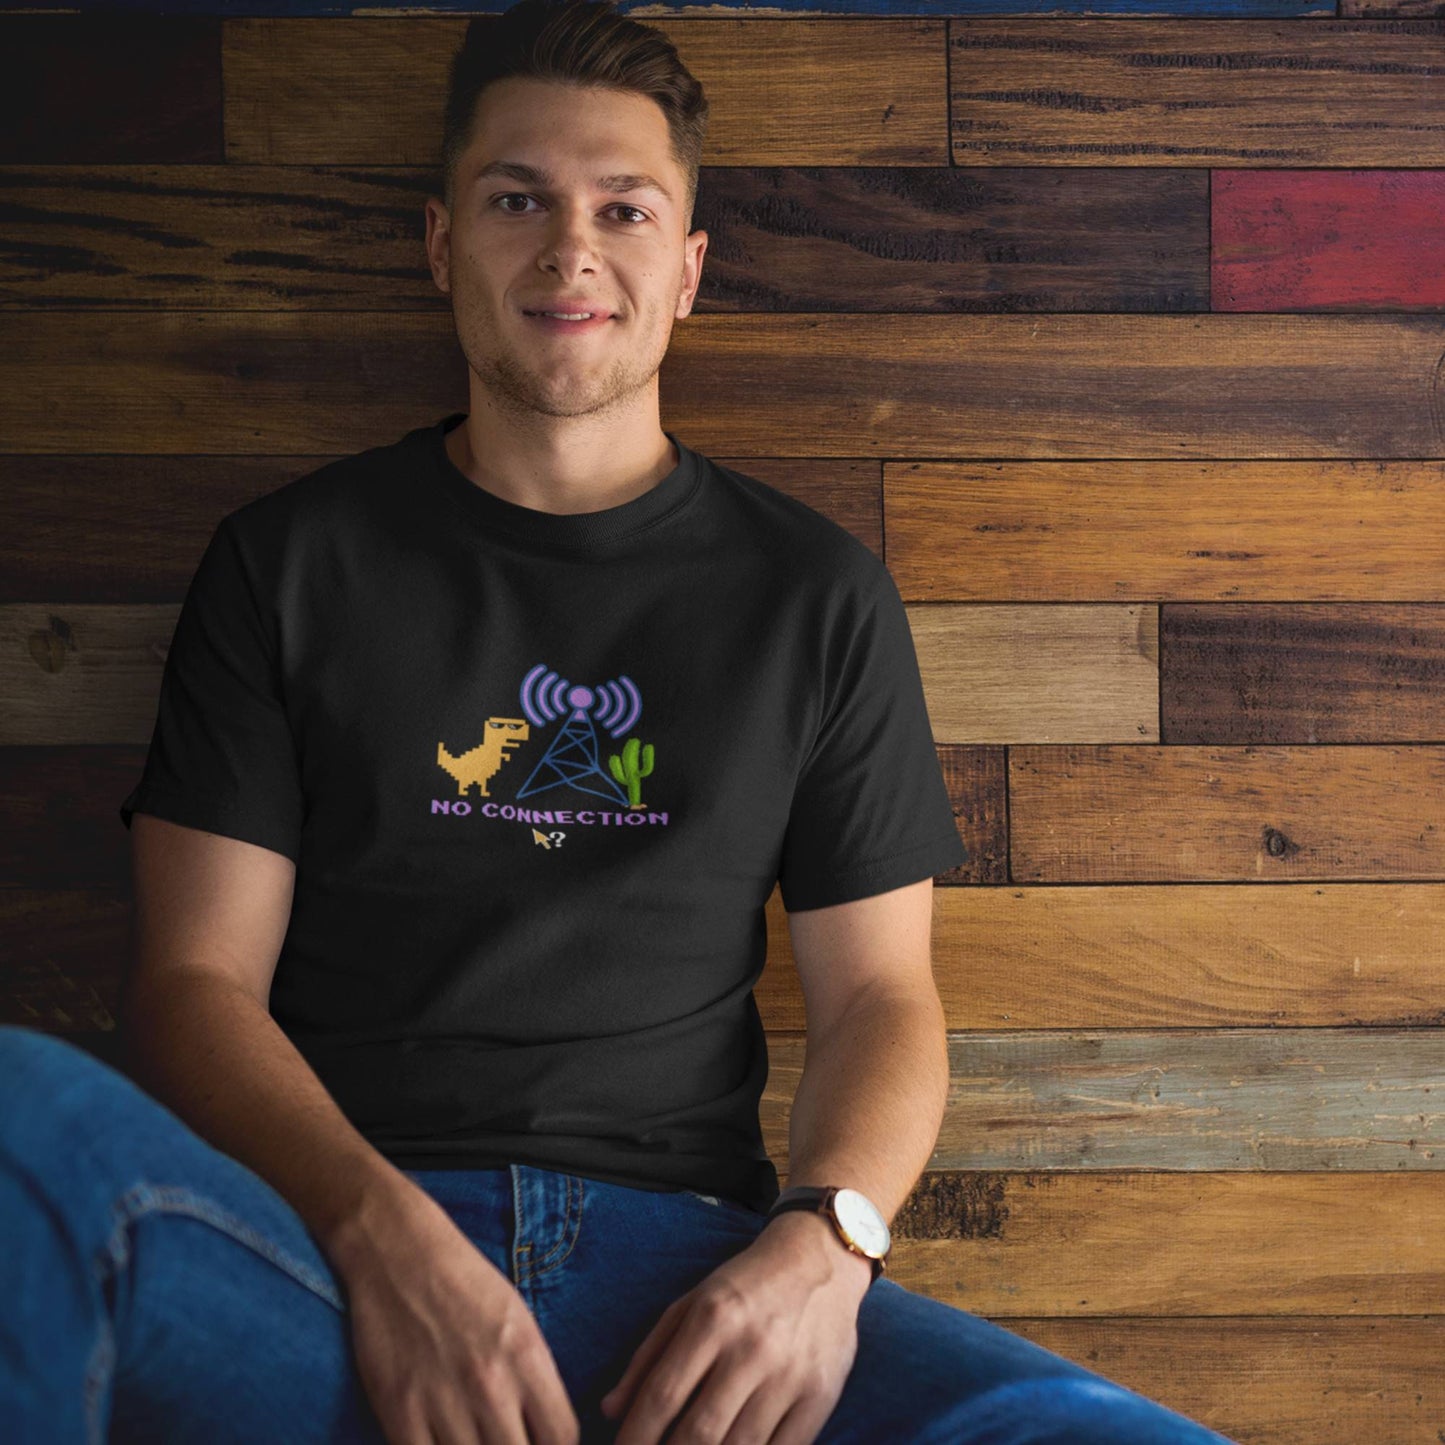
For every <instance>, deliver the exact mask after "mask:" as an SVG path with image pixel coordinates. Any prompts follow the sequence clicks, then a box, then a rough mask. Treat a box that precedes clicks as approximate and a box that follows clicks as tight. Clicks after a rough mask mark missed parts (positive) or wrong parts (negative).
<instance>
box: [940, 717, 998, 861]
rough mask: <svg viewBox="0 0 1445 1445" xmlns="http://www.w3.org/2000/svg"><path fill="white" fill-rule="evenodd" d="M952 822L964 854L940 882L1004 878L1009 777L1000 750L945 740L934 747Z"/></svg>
mask: <svg viewBox="0 0 1445 1445" xmlns="http://www.w3.org/2000/svg"><path fill="white" fill-rule="evenodd" d="M938 760H939V763H940V764H941V766H942V768H943V781H944V783H945V785H946V786H947V788H948V796H949V800H950V802H951V803H952V805H953V820H954V822H955V823H957V824H958V833H959V837H960V838H962V839H963V846H964V849H965V850H966V852H967V854H968V856H967V857H966V858H965V859H964V861H963V862H962V863H961V864H959V866H958V867H957V868H951V869H949V870H948V872H946V873H941V874H939V875H938V877H937V881H938V882H941V883H1006V882H1008V778H1007V769H1008V763H1007V755H1006V751H1005V749H1003V748H991V747H981V746H975V747H969V746H966V745H964V744H961V743H945V744H943V745H941V746H939V748H938Z"/></svg>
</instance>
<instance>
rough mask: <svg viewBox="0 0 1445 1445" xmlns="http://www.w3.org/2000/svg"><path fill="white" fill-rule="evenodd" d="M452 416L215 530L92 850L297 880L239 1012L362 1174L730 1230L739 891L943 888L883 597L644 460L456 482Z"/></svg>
mask: <svg viewBox="0 0 1445 1445" xmlns="http://www.w3.org/2000/svg"><path fill="white" fill-rule="evenodd" d="M463 416H464V414H463V413H460V412H456V413H452V414H451V415H449V416H446V417H444V418H442V419H441V420H440V421H438V422H436V423H434V424H432V425H430V426H423V427H418V428H416V429H415V430H413V431H411V432H408V433H407V434H406V435H405V436H404V437H402V438H401V439H400V440H399V441H397V442H395V443H393V444H391V445H387V446H380V447H374V448H371V449H369V450H367V451H364V452H361V453H359V454H357V455H355V456H351V457H346V458H342V459H341V460H339V461H336V462H333V463H330V464H328V465H326V466H323V467H321V468H319V469H318V470H316V471H314V472H311V473H308V474H307V475H306V476H303V477H301V478H299V479H297V480H295V481H292V482H290V483H288V484H286V485H285V486H282V487H280V488H279V489H277V490H275V491H272V492H270V493H268V494H266V495H264V496H262V497H259V498H257V499H256V500H254V501H252V502H249V503H247V504H246V505H244V506H242V507H240V508H238V509H237V510H235V511H233V512H231V513H230V514H229V515H227V516H225V517H223V518H222V520H221V521H220V523H219V524H218V525H217V527H216V529H215V532H214V534H213V536H212V537H211V540H210V542H209V543H208V545H207V547H206V550H205V553H204V555H203V557H202V559H201V562H200V564H199V566H198V568H197V571H196V573H195V576H194V578H193V579H192V581H191V584H190V586H189V589H188V590H187V593H186V596H185V600H184V603H183V605H182V608H181V612H180V616H179V619H178V621H177V624H176V628H175V633H174V637H173V640H172V644H171V648H170V652H169V654H168V656H167V658H166V663H165V669H164V673H163V678H162V684H161V691H160V700H159V710H158V715H157V719H156V725H155V732H154V735H153V738H152V740H151V744H150V751H149V754H148V756H147V758H146V764H145V770H144V774H143V776H142V778H141V781H140V783H139V784H138V785H137V786H136V787H135V788H134V789H133V790H132V791H131V793H130V794H129V795H128V796H127V797H126V799H125V801H124V803H122V805H121V808H120V815H121V818H122V820H123V821H124V822H125V824H126V826H127V827H129V826H130V821H131V815H132V813H133V812H143V813H153V814H155V815H156V816H158V817H162V818H167V819H170V820H172V821H174V822H177V823H183V824H186V825H188V826H190V827H194V828H202V829H205V830H207V831H209V832H213V833H221V834H225V835H227V836H230V837H234V838H240V839H244V840H246V841H248V842H251V843H255V844H259V845H260V846H262V847H265V848H270V849H274V850H275V851H277V852H279V853H283V854H285V855H286V856H287V857H288V858H291V859H292V860H293V861H294V862H295V863H296V865H297V872H296V891H295V898H294V903H293V907H292V913H291V919H290V923H289V927H288V930H287V933H286V937H285V941H284V944H283V946H282V950H281V955H280V958H279V960H278V963H277V968H276V974H275V978H274V981H273V985H272V990H271V997H270V1007H271V1012H272V1014H273V1016H274V1017H275V1019H276V1021H277V1022H278V1024H279V1025H280V1026H281V1028H282V1029H283V1030H284V1031H285V1033H286V1034H287V1036H288V1037H289V1038H290V1039H291V1040H292V1041H293V1042H294V1044H295V1045H296V1047H297V1048H298V1050H299V1051H300V1053H301V1054H302V1056H303V1057H304V1058H305V1059H306V1060H307V1062H308V1063H309V1064H310V1065H311V1066H312V1068H313V1069H314V1070H315V1071H316V1073H317V1075H318V1076H319V1078H320V1079H321V1081H322V1083H323V1084H324V1085H325V1086H326V1088H327V1090H328V1091H329V1092H330V1094H331V1095H332V1097H333V1098H335V1100H336V1102H337V1103H338V1104H339V1105H340V1107H341V1109H342V1111H343V1112H344V1113H345V1114H346V1116H347V1117H348V1118H349V1119H350V1120H351V1121H352V1123H353V1124H354V1125H355V1126H356V1127H357V1129H358V1130H359V1131H360V1132H361V1133H362V1134H363V1135H364V1137H366V1138H367V1139H368V1140H369V1141H370V1142H371V1143H372V1144H373V1145H374V1146H375V1147H376V1148H377V1149H378V1150H379V1151H380V1152H381V1153H382V1154H383V1155H385V1156H386V1157H387V1158H389V1159H390V1160H392V1161H393V1162H394V1163H395V1164H397V1165H398V1166H399V1167H401V1168H407V1169H427V1168H493V1167H498V1166H503V1165H506V1164H508V1163H511V1162H518V1163H528V1164H533V1165H536V1166H539V1167H543V1168H550V1169H562V1170H566V1171H569V1172H573V1173H577V1174H580V1175H583V1176H587V1177H592V1178H596V1179H600V1180H605V1181H609V1182H613V1183H621V1184H629V1185H632V1186H634V1187H640V1188H647V1189H661V1190H675V1189H679V1188H688V1189H695V1190H699V1191H702V1192H706V1193H712V1194H721V1195H724V1196H727V1197H729V1198H732V1199H735V1200H738V1201H741V1202H743V1203H745V1204H748V1205H751V1206H752V1207H753V1208H755V1209H760V1210H765V1209H766V1208H767V1207H768V1205H769V1204H771V1202H772V1201H773V1199H774V1198H775V1197H776V1196H777V1193H778V1187H779V1186H778V1176H777V1172H776V1170H775V1169H774V1167H773V1165H772V1163H771V1161H770V1160H769V1157H768V1155H767V1152H766V1150H765V1148H764V1146H763V1140H762V1134H761V1130H760V1127H759V1120H758V1101H759V1098H760V1095H761V1093H762V1090H763V1086H764V1084H765V1083H766V1080H767V1072H768V1057H767V1044H766V1038H765V1035H764V1032H763V1028H762V1022H761V1020H760V1018H759V1016H758V1011H757V1006H756V1004H755V1002H754V999H753V993H752V989H753V985H754V984H755V983H756V981H757V978H758V975H759V973H760V972H761V971H762V967H763V962H764V954H765V948H766V930H765V923H764V904H765V902H766V900H767V898H768V897H769V895H770V894H771V892H772V890H773V887H774V885H775V883H776V884H777V885H778V886H779V888H780V890H781V893H782V899H783V903H784V906H785V907H786V908H787V909H788V910H790V911H794V910H799V909H807V908H818V907H824V906H827V905H829V904H834V903H842V902H846V901H848V900H851V899H855V898H863V897H867V896H869V895H871V894H876V893H882V892H885V891H887V890H889V889H893V888H898V887H901V886H902V885H904V884H906V883H911V882H916V881H918V880H920V879H923V878H928V877H931V876H932V875H934V874H936V873H939V872H941V871H943V870H944V869H946V868H949V867H952V866H954V865H956V864H958V863H960V862H961V861H962V860H963V859H964V857H965V856H966V855H965V851H964V848H963V844H962V841H961V839H960V837H959V833H958V830H957V827H956V825H955V823H954V819H953V813H952V808H951V805H950V802H949V798H948V793H947V790H946V787H945V784H944V781H943V775H942V772H941V770H940V768H939V765H938V757H937V753H936V752H935V749H934V741H933V735H932V732H931V729H930V725H929V720H928V715H927V711H926V708H925V703H924V697H923V689H922V684H921V682H920V679H919V674H918V666H917V661H916V658H915V655H914V650H913V642H912V636H911V634H910V631H909V627H908V620H907V615H906V613H905V612H904V608H903V603H902V600H901V598H900V597H899V594H898V591H897V588H896V587H895V585H894V583H893V579H892V577H891V576H890V574H889V573H888V571H887V569H886V568H885V567H884V566H883V564H882V563H881V562H880V561H879V560H878V558H877V557H876V556H875V555H874V554H873V552H872V551H870V550H869V549H868V548H867V547H866V546H865V545H864V544H863V543H862V542H860V541H859V540H858V539H857V538H855V537H854V536H853V535H852V534H851V533H849V532H848V531H846V530H845V529H844V528H842V527H840V526H838V525H837V524H836V523H834V522H833V521H831V520H830V519H828V518H826V517H824V516H822V515H821V514H820V513H818V512H815V511H813V510H812V509H811V508H809V507H807V506H805V505H804V504H803V503H801V502H799V501H797V500H795V499H793V498H792V497H790V496H788V495H787V494H786V493H783V492H780V491H778V490H777V489H775V488H773V487H769V486H767V485H766V484H764V483H762V482H760V481H757V480H756V479H754V478H751V477H748V476H746V475H743V474H741V473H739V472H735V471H732V470H730V469H729V468H726V467H723V466H720V465H718V464H717V463H715V462H713V461H712V460H711V459H709V458H708V457H706V456H703V455H702V454H701V453H698V452H695V451H693V450H691V449H690V448H688V447H687V446H685V445H684V444H683V443H682V442H681V441H679V440H678V438H677V437H676V436H674V435H673V434H672V433H671V432H668V433H667V435H668V436H669V437H670V439H671V440H672V442H673V443H674V444H675V445H676V447H677V451H678V456H679V461H678V464H677V466H676V467H675V468H674V469H673V470H672V471H671V472H670V473H668V475H667V476H665V477H664V478H663V479H662V481H660V482H659V483H657V485H655V486H654V487H652V488H651V489H650V490H648V491H647V492H644V493H642V494H641V495H640V496H637V497H634V498H633V499H632V500H630V501H628V502H625V503H623V504H621V505H620V506H614V507H609V508H605V509H603V510H600V511H594V512H586V513H576V514H571V515H558V514H553V513H548V512H542V511H537V510H534V509H532V508H528V507H523V506H519V505H517V504H515V503H512V502H508V501H506V500H504V499H503V498H501V497H499V496H497V495H495V494H494V493H491V492H488V491H485V490H483V489H482V488H480V487H478V486H476V485H475V484H474V483H473V482H472V481H471V480H470V479H469V478H468V477H467V476H466V475H465V474H464V473H463V472H461V471H460V470H458V468H457V467H456V466H455V464H454V463H453V462H452V461H451V459H450V457H449V456H448V454H447V452H446V450H445V447H444V445H443V435H444V433H445V431H447V430H449V429H450V428H451V427H452V426H454V425H456V424H457V423H458V422H460V421H461V420H463Z"/></svg>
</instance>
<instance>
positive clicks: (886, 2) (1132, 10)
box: [71, 0, 1428, 20]
mask: <svg viewBox="0 0 1445 1445" xmlns="http://www.w3.org/2000/svg"><path fill="white" fill-rule="evenodd" d="M107 3H113V0H80V3H79V4H77V5H75V6H74V7H71V8H74V9H75V10H77V11H86V10H92V9H100V8H101V7H103V6H104V5H106V4H107ZM1409 3H1410V0H1396V4H1399V5H1401V6H1402V7H1404V6H1408V5H1409ZM1414 3H1415V7H1416V9H1417V11H1419V13H1428V12H1426V11H1424V10H1421V9H1420V7H1421V6H1424V5H1426V4H1428V0H1414ZM929 6H930V0H849V5H848V12H847V13H849V14H860V15H918V14H930V13H932V12H931V10H930V9H929ZM240 8H241V7H239V6H238V5H237V4H236V3H235V0H174V3H172V4H169V5H167V7H166V9H167V12H168V13H181V14H204V15H210V14H221V15H229V14H232V13H234V12H236V11H237V10H239V9H240ZM508 8H509V0H424V3H421V4H415V5H413V4H408V5H407V7H406V10H405V13H406V14H408V15H452V14H456V13H458V12H462V13H465V14H468V15H471V14H478V13H480V14H487V13H493V14H495V13H499V12H501V11H504V10H506V9H508ZM1378 8H1379V9H1380V10H1381V11H1392V10H1393V9H1395V4H1392V3H1391V0H1384V3H1382V4H1381V5H1380V6H1379V7H1378ZM245 13H246V14H247V15H248V16H251V15H277V16H282V15H285V16H291V15H315V16H356V17H361V18H370V17H371V16H374V15H375V14H377V13H378V10H377V7H376V6H375V5H374V4H372V3H370V0H246V5H245ZM388 13H390V12H388ZM627 13H628V14H629V15H631V16H632V17H633V18H643V19H647V20H651V19H652V15H651V14H650V13H649V7H646V6H633V7H632V8H631V9H630V10H629V11H628V12H627ZM657 13H659V14H664V13H665V14H667V15H670V16H680V17H683V18H686V17H688V16H691V15H698V16H702V17H707V16H717V15H728V14H732V13H741V14H744V15H747V16H749V17H754V16H760V17H762V18H764V19H770V18H774V17H780V18H781V17H786V16H788V15H790V14H793V13H799V14H804V15H808V14H817V13H818V10H817V5H816V3H815V0H774V3H772V4H769V5H768V6H766V7H753V6H751V5H749V4H748V3H747V0H709V3H706V4H704V3H700V0H699V3H696V4H688V3H683V4H680V5H678V6H677V7H676V9H669V10H667V11H665V12H662V11H659V12H657ZM949 13H950V14H955V15H971V14H979V15H1000V14H1004V15H1007V14H1014V13H1018V14H1027V15H1038V14H1060V15H1064V14H1079V13H1083V14H1112V15H1131V14H1144V15H1168V14H1171V13H1177V14H1197V13H1198V12H1197V9H1196V7H1195V6H1194V5H1193V4H1191V3H1190V0H1051V3H1050V5H1049V8H1048V10H1045V11H1040V10H1039V9H1038V8H1037V5H1036V4H1035V3H1034V0H955V3H954V4H952V5H950V7H949ZM1210 13H1211V14H1219V15H1253V16H1260V15H1276V16H1304V15H1331V16H1332V15H1334V13H1335V10H1334V6H1333V5H1328V4H1325V3H1323V0H1210ZM1402 13H1408V11H1407V10H1404V9H1402Z"/></svg>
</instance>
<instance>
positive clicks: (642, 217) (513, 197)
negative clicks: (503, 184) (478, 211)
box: [495, 191, 647, 226]
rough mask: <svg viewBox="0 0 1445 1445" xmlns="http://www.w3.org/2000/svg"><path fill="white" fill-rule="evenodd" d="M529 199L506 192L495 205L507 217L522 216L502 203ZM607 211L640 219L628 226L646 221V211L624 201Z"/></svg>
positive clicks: (518, 192) (522, 212)
mask: <svg viewBox="0 0 1445 1445" xmlns="http://www.w3.org/2000/svg"><path fill="white" fill-rule="evenodd" d="M531 199H532V197H531V196H529V195H527V194H526V193H525V192H524V191H508V192H507V194H506V195H504V196H498V197H497V199H496V202H495V204H497V205H501V206H502V209H503V210H505V211H507V212H508V214H509V215H513V216H523V215H526V212H525V211H514V210H512V209H511V207H509V206H506V205H503V202H506V201H530V200H531ZM608 209H609V210H612V211H631V212H633V213H634V214H635V215H636V216H638V217H639V218H640V219H639V220H637V221H628V222H627V224H628V225H629V226H636V225H640V224H641V222H642V221H645V220H646V219H647V212H646V211H644V210H642V208H641V207H639V206H629V205H628V204H627V203H626V202H625V201H619V202H618V203H617V204H616V205H615V206H609V207H608Z"/></svg>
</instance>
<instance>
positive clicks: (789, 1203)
mask: <svg viewBox="0 0 1445 1445" xmlns="http://www.w3.org/2000/svg"><path fill="white" fill-rule="evenodd" d="M838 1189H839V1186H838V1185H836V1184H794V1185H790V1186H789V1187H788V1188H787V1189H784V1190H783V1191H782V1193H781V1194H779V1195H778V1197H777V1198H776V1199H775V1200H773V1202H772V1205H771V1206H770V1208H769V1209H768V1218H769V1219H772V1218H774V1217H775V1216H777V1215H779V1214H782V1213H783V1212H784V1211H785V1210H789V1209H807V1210H811V1211H812V1212H813V1213H815V1214H822V1215H826V1216H827V1218H828V1222H829V1223H830V1224H832V1226H833V1228H834V1230H835V1231H836V1232H837V1234H838V1240H839V1242H840V1243H841V1244H842V1245H843V1247H844V1248H845V1249H847V1250H849V1251H850V1252H851V1253H854V1254H863V1251H862V1250H855V1249H853V1247H852V1245H850V1244H849V1243H848V1241H847V1240H846V1239H844V1238H843V1234H842V1231H841V1229H839V1226H838V1220H837V1216H836V1215H834V1214H833V1212H832V1211H831V1210H830V1209H829V1208H828V1207H827V1206H828V1204H829V1202H830V1201H831V1200H832V1198H833V1196H834V1195H835V1194H836V1193H837V1192H838ZM890 1252H891V1251H890ZM863 1258H864V1259H866V1260H867V1261H868V1263H869V1264H870V1265H872V1267H873V1278H874V1279H877V1278H878V1276H879V1275H880V1274H882V1273H883V1268H884V1264H885V1263H886V1256H885V1257H884V1258H882V1259H880V1258H878V1257H877V1256H875V1255H871V1254H863Z"/></svg>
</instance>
